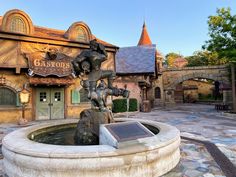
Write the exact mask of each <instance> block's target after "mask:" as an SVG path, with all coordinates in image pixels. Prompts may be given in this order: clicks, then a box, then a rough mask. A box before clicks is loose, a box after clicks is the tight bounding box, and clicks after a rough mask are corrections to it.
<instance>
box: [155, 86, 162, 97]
mask: <svg viewBox="0 0 236 177" xmlns="http://www.w3.org/2000/svg"><path fill="white" fill-rule="evenodd" d="M155 98H156V99H160V98H161V89H160V87H156V88H155Z"/></svg>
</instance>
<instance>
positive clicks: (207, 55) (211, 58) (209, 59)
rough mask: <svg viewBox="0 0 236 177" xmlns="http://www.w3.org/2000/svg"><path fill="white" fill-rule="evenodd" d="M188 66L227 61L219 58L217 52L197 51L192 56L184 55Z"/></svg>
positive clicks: (217, 63) (219, 63) (218, 63)
mask: <svg viewBox="0 0 236 177" xmlns="http://www.w3.org/2000/svg"><path fill="white" fill-rule="evenodd" d="M186 59H187V60H188V65H187V66H189V67H192V66H208V65H222V64H225V63H226V62H227V60H226V58H220V57H219V55H218V53H217V52H210V51H206V50H205V51H197V52H195V53H194V54H193V55H192V56H189V57H186Z"/></svg>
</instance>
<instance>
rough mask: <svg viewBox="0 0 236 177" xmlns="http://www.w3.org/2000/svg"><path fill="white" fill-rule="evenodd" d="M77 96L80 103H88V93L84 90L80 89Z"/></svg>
mask: <svg viewBox="0 0 236 177" xmlns="http://www.w3.org/2000/svg"><path fill="white" fill-rule="evenodd" d="M79 94H80V102H81V103H82V102H84V103H85V102H89V99H88V91H87V90H85V89H84V88H82V89H80V91H79Z"/></svg>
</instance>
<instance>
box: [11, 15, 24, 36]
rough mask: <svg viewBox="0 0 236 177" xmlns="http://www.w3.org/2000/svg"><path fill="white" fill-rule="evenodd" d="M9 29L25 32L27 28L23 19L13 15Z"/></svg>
mask: <svg viewBox="0 0 236 177" xmlns="http://www.w3.org/2000/svg"><path fill="white" fill-rule="evenodd" d="M10 31H11V32H17V33H27V28H26V24H25V22H24V20H23V19H22V18H21V17H18V16H17V17H14V18H12V20H11V23H10Z"/></svg>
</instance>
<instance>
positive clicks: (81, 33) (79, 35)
mask: <svg viewBox="0 0 236 177" xmlns="http://www.w3.org/2000/svg"><path fill="white" fill-rule="evenodd" d="M77 40H78V41H82V42H87V41H88V39H87V34H86V31H85V30H84V29H83V28H82V27H80V26H79V27H78V28H77Z"/></svg>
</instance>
